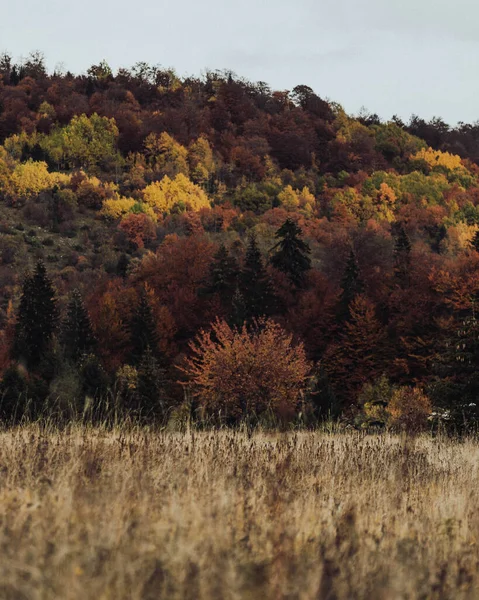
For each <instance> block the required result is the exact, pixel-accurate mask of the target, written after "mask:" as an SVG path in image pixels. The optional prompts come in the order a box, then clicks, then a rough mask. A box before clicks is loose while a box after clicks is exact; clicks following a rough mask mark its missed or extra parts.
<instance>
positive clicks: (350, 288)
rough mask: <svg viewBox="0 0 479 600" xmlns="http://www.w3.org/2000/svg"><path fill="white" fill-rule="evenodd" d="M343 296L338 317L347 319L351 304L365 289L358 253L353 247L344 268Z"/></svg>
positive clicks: (349, 315)
mask: <svg viewBox="0 0 479 600" xmlns="http://www.w3.org/2000/svg"><path fill="white" fill-rule="evenodd" d="M341 289H342V292H341V296H340V299H339V307H338V318H339V320H341V321H342V320H347V319H349V318H350V317H351V312H350V305H351V302H352V301H353V300H354V299H355V298H356V296H357V295H358V294H361V293H362V292H363V291H364V286H363V282H362V280H361V276H360V273H359V267H358V263H357V261H356V255H355V254H354V250H353V249H352V248H351V252H350V253H349V258H348V261H347V263H346V268H345V269H344V274H343V278H342V280H341Z"/></svg>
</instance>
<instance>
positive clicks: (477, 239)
mask: <svg viewBox="0 0 479 600" xmlns="http://www.w3.org/2000/svg"><path fill="white" fill-rule="evenodd" d="M471 246H472V247H473V249H474V250H475V251H476V252H479V231H476V233H475V234H474V237H473V238H472V242H471Z"/></svg>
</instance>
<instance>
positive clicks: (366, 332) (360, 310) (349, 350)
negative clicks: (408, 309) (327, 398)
mask: <svg viewBox="0 0 479 600" xmlns="http://www.w3.org/2000/svg"><path fill="white" fill-rule="evenodd" d="M349 310H350V318H349V320H348V321H346V322H345V323H344V327H343V330H342V331H341V332H340V333H339V335H338V339H337V341H336V342H335V343H333V344H332V345H331V346H330V347H329V348H328V350H327V351H326V354H325V357H324V365H325V368H326V371H327V373H328V376H329V377H330V380H331V383H332V384H333V387H334V391H335V392H336V394H337V396H338V398H339V399H340V400H341V401H342V403H343V405H348V404H353V403H354V402H355V400H356V397H357V394H358V391H359V390H360V389H361V388H362V387H363V385H364V384H366V383H368V382H369V381H373V380H374V379H377V378H378V377H379V376H380V375H381V373H382V372H383V369H384V366H385V364H386V362H385V361H386V356H385V351H386V339H387V338H386V331H385V329H384V327H383V326H382V325H381V323H380V322H379V321H378V319H377V317H376V314H375V308H374V305H373V304H372V302H371V301H370V300H369V299H368V298H366V297H365V296H363V295H362V294H359V295H357V296H356V297H355V298H354V299H353V300H352V302H351V305H350V307H349Z"/></svg>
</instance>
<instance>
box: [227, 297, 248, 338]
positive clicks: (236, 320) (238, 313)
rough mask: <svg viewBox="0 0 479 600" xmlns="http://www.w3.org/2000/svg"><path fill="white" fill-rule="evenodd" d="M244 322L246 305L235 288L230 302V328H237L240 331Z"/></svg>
mask: <svg viewBox="0 0 479 600" xmlns="http://www.w3.org/2000/svg"><path fill="white" fill-rule="evenodd" d="M245 320H246V305H245V301H244V296H243V294H242V293H241V292H240V290H239V288H238V287H237V288H236V290H235V293H234V296H233V300H232V302H231V314H230V318H229V320H228V321H229V324H230V326H231V327H237V328H238V329H240V328H241V327H243V325H244V322H245Z"/></svg>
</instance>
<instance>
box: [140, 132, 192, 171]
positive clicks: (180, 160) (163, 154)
mask: <svg viewBox="0 0 479 600" xmlns="http://www.w3.org/2000/svg"><path fill="white" fill-rule="evenodd" d="M144 147H145V155H146V158H147V162H148V165H149V166H150V167H151V168H152V169H153V171H154V172H155V173H157V174H159V175H160V176H161V175H168V177H171V178H174V177H176V176H177V175H178V174H180V173H181V174H183V175H188V174H189V168H188V150H187V149H186V148H185V147H184V146H182V145H181V144H179V143H178V142H177V141H176V140H175V139H174V138H172V137H171V135H169V134H168V133H166V132H165V131H164V132H163V133H161V134H160V135H156V134H155V133H150V135H149V136H148V137H147V138H146V140H145V144H144Z"/></svg>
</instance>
